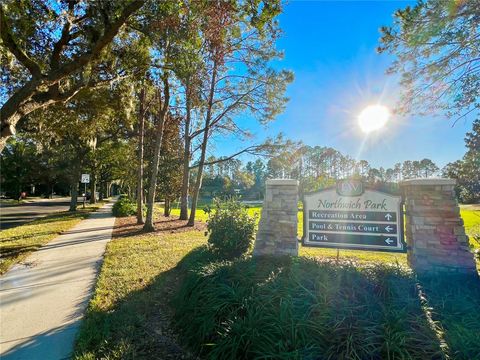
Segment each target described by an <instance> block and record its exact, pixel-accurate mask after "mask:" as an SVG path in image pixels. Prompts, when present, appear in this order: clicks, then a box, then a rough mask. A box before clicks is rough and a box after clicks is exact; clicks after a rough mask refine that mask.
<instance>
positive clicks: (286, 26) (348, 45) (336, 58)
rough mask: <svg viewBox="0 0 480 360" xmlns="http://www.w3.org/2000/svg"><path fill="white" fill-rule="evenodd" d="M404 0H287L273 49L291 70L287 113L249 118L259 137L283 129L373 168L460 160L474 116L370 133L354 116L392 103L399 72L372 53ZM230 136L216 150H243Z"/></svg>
mask: <svg viewBox="0 0 480 360" xmlns="http://www.w3.org/2000/svg"><path fill="white" fill-rule="evenodd" d="M410 3H411V2H410ZM408 4H409V3H408V2H403V1H384V2H382V1H372V2H362V1H354V2H347V1H336V2H333V1H332V2H326V1H291V2H290V3H288V4H286V6H285V8H284V12H283V14H281V15H280V17H279V20H280V26H281V28H282V30H283V32H284V35H283V37H282V38H281V39H280V40H279V41H278V49H281V50H283V51H284V52H285V58H284V60H283V61H282V62H280V63H279V64H278V65H279V66H280V67H283V68H286V69H289V70H292V71H293V72H294V73H295V81H294V82H293V83H292V84H291V85H290V86H289V88H288V91H287V95H288V97H289V98H290V101H289V103H288V104H287V108H286V111H285V112H284V113H283V114H281V115H280V116H278V118H277V119H276V120H275V122H273V123H271V124H270V125H269V126H268V128H264V127H262V126H259V125H256V124H255V123H254V122H253V121H252V122H251V124H250V122H248V125H249V126H250V125H251V127H250V129H252V130H253V133H254V134H255V135H256V137H255V139H256V140H255V141H256V142H261V140H263V139H264V138H266V137H268V136H274V135H275V134H277V133H279V132H283V133H284V134H285V135H286V136H287V137H288V138H291V139H293V140H301V141H303V142H304V143H305V144H308V145H311V146H315V145H320V146H331V147H333V148H335V149H337V150H339V151H341V152H342V153H344V154H348V155H350V156H352V157H354V158H357V159H365V160H367V161H369V162H370V163H371V164H372V165H373V166H376V167H380V166H384V167H392V166H393V165H394V163H396V162H402V161H404V160H417V159H418V160H420V159H422V158H425V157H426V158H430V159H432V160H433V161H435V162H436V163H437V164H438V165H439V166H443V165H445V164H446V163H448V162H450V161H455V160H457V159H460V158H461V157H462V156H463V154H464V153H465V147H464V141H463V138H464V136H465V133H466V132H467V131H470V130H471V119H469V120H467V121H463V120H461V121H459V122H458V123H457V124H456V125H455V126H454V127H453V128H452V124H453V119H451V120H450V119H447V118H445V117H442V116H435V117H434V116H432V117H420V116H412V117H405V118H400V117H394V118H392V119H391V120H390V122H389V124H388V125H387V126H386V127H385V128H384V129H382V130H381V131H380V132H378V133H376V134H374V135H372V134H371V135H369V136H368V137H367V138H366V137H365V136H364V134H363V133H362V132H361V131H360V128H359V127H358V125H357V119H356V118H357V116H358V114H359V113H360V111H361V110H362V109H363V108H364V107H365V106H367V105H369V104H374V103H381V104H384V105H387V106H390V107H392V106H394V105H395V102H396V100H397V96H398V92H399V87H398V84H397V78H396V77H395V76H392V75H386V74H385V71H386V69H387V67H388V65H389V64H390V62H391V61H392V58H391V57H390V56H388V55H383V54H382V55H379V54H377V53H376V47H377V46H378V43H379V41H378V39H379V37H380V32H379V28H380V27H381V26H383V25H390V24H391V23H392V19H393V18H392V14H393V12H394V11H395V10H396V9H398V8H403V7H405V6H406V5H408ZM241 146H242V144H241V143H240V142H238V141H235V139H217V140H216V141H215V153H216V154H217V155H227V154H229V153H232V152H233V151H234V150H236V149H239V148H241Z"/></svg>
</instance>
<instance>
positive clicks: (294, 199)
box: [253, 179, 298, 256]
mask: <svg viewBox="0 0 480 360" xmlns="http://www.w3.org/2000/svg"><path fill="white" fill-rule="evenodd" d="M266 187H267V188H266V191H265V199H264V200H263V208H262V214H261V217H260V222H259V224H258V231H257V237H256V240H255V249H254V251H253V255H294V256H297V255H298V239H297V222H298V220H297V215H298V181H297V180H286V179H272V180H267V181H266Z"/></svg>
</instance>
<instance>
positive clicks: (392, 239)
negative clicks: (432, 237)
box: [303, 180, 405, 251]
mask: <svg viewBox="0 0 480 360" xmlns="http://www.w3.org/2000/svg"><path fill="white" fill-rule="evenodd" d="M402 230H403V229H402V212H401V197H400V196H394V195H390V194H387V193H383V192H380V191H374V190H367V189H365V188H364V186H363V184H362V183H361V182H360V181H358V180H342V181H339V182H338V183H337V186H336V187H335V188H329V189H325V190H322V191H318V192H315V193H311V194H307V195H305V196H304V201H303V234H304V235H303V244H304V245H305V246H322V247H332V248H348V249H365V250H385V251H404V248H405V246H404V243H403V237H402Z"/></svg>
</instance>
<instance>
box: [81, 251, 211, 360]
mask: <svg viewBox="0 0 480 360" xmlns="http://www.w3.org/2000/svg"><path fill="white" fill-rule="evenodd" d="M211 260H212V258H211V255H210V254H209V253H208V252H207V251H206V249H205V248H204V247H201V248H197V249H195V250H193V251H191V252H190V253H188V254H187V255H186V256H185V257H184V258H183V259H182V261H181V262H180V263H179V265H178V266H177V267H176V268H173V269H171V270H169V271H165V272H162V273H160V274H159V275H158V276H157V277H156V278H155V280H154V281H153V282H152V283H151V284H150V285H149V286H147V287H145V288H144V289H142V290H141V291H135V292H131V293H129V294H128V295H127V296H126V297H124V298H123V299H122V300H121V301H119V302H118V303H117V304H116V305H115V306H114V307H113V308H111V309H109V310H108V311H97V310H94V309H93V308H92V307H90V308H89V310H88V311H87V314H86V316H85V319H84V321H83V323H82V325H81V330H80V334H79V336H78V339H77V343H76V348H75V353H74V356H73V358H74V359H91V358H123V359H125V358H127V359H129V358H135V359H179V358H184V359H185V358H189V357H190V354H189V353H188V352H187V351H185V350H184V349H183V348H182V347H181V346H179V345H178V339H177V336H176V334H175V333H174V332H173V331H172V326H171V318H172V311H171V309H172V308H171V306H170V304H169V299H171V298H172V297H173V296H174V294H175V293H176V292H177V290H178V286H179V284H180V282H181V279H182V278H183V276H184V272H185V271H187V266H193V264H196V265H197V266H200V264H206V263H208V262H209V261H211Z"/></svg>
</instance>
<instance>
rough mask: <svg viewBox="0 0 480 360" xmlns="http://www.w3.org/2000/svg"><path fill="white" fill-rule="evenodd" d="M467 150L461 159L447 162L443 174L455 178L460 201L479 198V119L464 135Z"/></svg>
mask: <svg viewBox="0 0 480 360" xmlns="http://www.w3.org/2000/svg"><path fill="white" fill-rule="evenodd" d="M465 145H466V147H467V152H466V153H465V155H464V156H463V159H462V160H457V161H455V162H453V163H448V164H447V165H446V166H445V168H444V169H443V173H444V175H445V176H447V177H450V178H453V179H457V187H456V191H457V196H458V198H459V200H460V201H461V202H462V203H465V204H469V203H475V202H477V201H479V200H480V171H479V169H480V119H477V120H475V121H474V122H473V126H472V131H471V132H468V133H467V134H466V136H465Z"/></svg>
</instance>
